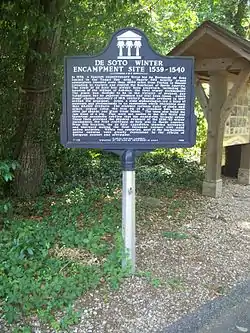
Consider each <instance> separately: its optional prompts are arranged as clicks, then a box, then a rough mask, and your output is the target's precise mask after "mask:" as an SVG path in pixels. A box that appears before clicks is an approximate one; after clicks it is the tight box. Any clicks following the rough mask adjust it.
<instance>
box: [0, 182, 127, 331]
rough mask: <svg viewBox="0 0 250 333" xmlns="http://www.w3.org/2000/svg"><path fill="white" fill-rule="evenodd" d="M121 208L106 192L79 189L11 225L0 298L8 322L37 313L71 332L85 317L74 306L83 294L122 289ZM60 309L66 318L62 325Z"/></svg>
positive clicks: (3, 248)
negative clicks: (98, 288)
mask: <svg viewBox="0 0 250 333" xmlns="http://www.w3.org/2000/svg"><path fill="white" fill-rule="evenodd" d="M120 204H121V203H120V201H119V200H117V199H116V198H115V197H112V198H110V197H109V191H107V190H106V189H105V188H104V189H99V188H92V189H90V190H87V189H86V188H84V187H81V186H79V187H77V188H75V189H74V190H72V191H69V192H68V193H65V194H64V195H62V196H61V197H59V198H58V197H48V198H44V199H41V201H38V202H36V203H34V204H32V203H29V217H26V218H23V217H22V216H16V218H15V219H14V220H12V221H11V223H9V224H5V227H4V229H3V230H2V232H1V240H0V256H1V264H0V298H1V299H2V301H3V305H2V310H3V312H4V318H5V319H6V320H7V321H8V322H10V323H11V322H14V321H15V320H17V319H18V318H20V316H23V315H24V316H28V315H31V314H34V315H38V317H39V318H40V319H41V320H43V321H46V322H49V323H50V324H51V325H52V327H54V328H61V329H65V328H66V327H67V326H68V325H71V324H73V323H75V322H76V321H77V319H78V318H79V314H77V313H75V312H74V311H73V310H72V307H71V306H72V303H73V301H74V300H75V299H76V298H77V297H79V296H80V295H81V294H82V293H84V292H85V291H86V290H88V289H90V288H94V287H96V286H97V285H98V284H99V283H100V281H106V282H107V283H108V284H109V285H110V286H111V287H113V288H117V287H118V285H119V283H120V282H121V281H122V279H123V277H124V276H126V275H127V272H126V270H123V269H122V268H121V261H122V258H123V255H124V253H123V247H122V239H121V236H120V233H119V230H120V220H121V216H120V208H121V207H120ZM19 209H21V211H23V209H24V207H19ZM16 211H17V210H16ZM64 249H68V250H66V251H65V250H64ZM59 309H65V315H64V317H63V318H61V319H60V320H59V321H57V320H56V319H55V311H56V310H59Z"/></svg>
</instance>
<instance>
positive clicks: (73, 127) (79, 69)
mask: <svg viewBox="0 0 250 333" xmlns="http://www.w3.org/2000/svg"><path fill="white" fill-rule="evenodd" d="M64 73H65V75H64V90H63V113H62V116H61V131H60V132H61V143H62V144H63V145H64V146H65V147H67V148H99V149H104V150H111V151H113V152H116V153H117V154H119V155H120V156H121V161H122V167H123V189H122V232H123V238H124V249H125V252H124V254H125V255H124V260H123V266H124V267H129V268H130V271H131V272H132V273H133V272H134V271H135V171H134V168H135V156H136V155H138V154H140V152H143V151H148V150H153V149H155V148H159V147H165V148H178V147H192V146H193V145H194V144H195V137H196V120H195V119H196V118H195V115H194V59H193V58H192V57H164V56H161V55H159V54H157V53H156V52H154V51H153V50H152V49H151V47H150V46H149V44H148V40H147V38H146V36H145V35H144V33H143V32H142V31H140V30H138V29H134V28H127V29H122V30H119V31H117V32H116V33H115V34H114V35H113V37H112V39H111V42H110V44H109V45H108V47H107V48H106V49H105V50H104V51H103V53H101V54H99V55H96V56H91V57H89V56H73V57H65V66H64Z"/></svg>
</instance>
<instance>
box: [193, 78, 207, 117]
mask: <svg viewBox="0 0 250 333" xmlns="http://www.w3.org/2000/svg"><path fill="white" fill-rule="evenodd" d="M195 95H196V97H197V99H198V101H199V103H200V105H201V107H202V111H203V113H204V117H205V119H206V120H207V112H208V97H207V95H206V93H205V90H204V88H203V87H202V84H201V81H200V80H199V79H196V83H195Z"/></svg>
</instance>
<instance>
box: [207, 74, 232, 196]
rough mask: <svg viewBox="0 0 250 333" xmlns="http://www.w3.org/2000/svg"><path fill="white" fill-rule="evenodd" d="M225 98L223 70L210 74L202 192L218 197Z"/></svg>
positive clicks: (219, 192)
mask: <svg viewBox="0 0 250 333" xmlns="http://www.w3.org/2000/svg"><path fill="white" fill-rule="evenodd" d="M226 98H227V75H226V73H225V72H212V73H211V74H210V90H209V103H208V114H207V117H208V119H207V120H208V133H207V156H206V174H205V180H204V182H203V187H202V194H203V195H207V196H210V197H214V198H216V197H218V196H220V195H221V192H222V180H221V158H222V149H223V136H224V127H225V124H224V123H222V122H221V108H222V106H223V104H224V102H225V100H226Z"/></svg>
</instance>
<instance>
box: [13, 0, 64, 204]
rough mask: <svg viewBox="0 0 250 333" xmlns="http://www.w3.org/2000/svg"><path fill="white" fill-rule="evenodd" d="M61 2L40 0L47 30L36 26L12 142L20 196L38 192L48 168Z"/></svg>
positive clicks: (16, 187) (16, 180)
mask: <svg viewBox="0 0 250 333" xmlns="http://www.w3.org/2000/svg"><path fill="white" fill-rule="evenodd" d="M58 2H59V0H40V8H41V15H43V16H44V17H45V19H46V24H47V27H48V28H47V29H48V30H47V31H46V36H44V32H43V34H42V30H41V27H39V26H38V27H37V31H36V34H35V36H33V38H31V39H30V41H29V49H28V52H27V55H26V65H25V72H24V80H23V87H21V89H20V90H21V93H22V96H21V103H20V109H19V121H18V128H17V130H16V135H15V138H14V142H13V143H14V147H15V151H14V156H15V158H16V159H18V161H19V164H20V167H19V168H18V171H17V173H16V177H15V190H16V194H17V195H18V196H19V197H31V196H35V195H37V194H38V193H39V191H40V189H41V185H42V181H43V177H44V172H45V169H46V157H45V152H44V143H45V140H46V134H47V128H48V127H47V126H46V118H47V116H48V113H49V111H50V108H51V105H52V88H53V81H52V80H53V68H54V65H55V64H56V53H57V49H58V46H59V40H60V30H61V29H60V24H58V23H60V22H58V20H59V15H58V13H59V11H60V6H59V5H58ZM61 4H62V3H61V2H60V5H61Z"/></svg>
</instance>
